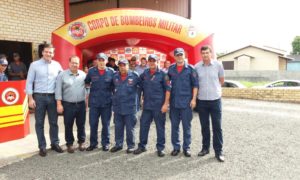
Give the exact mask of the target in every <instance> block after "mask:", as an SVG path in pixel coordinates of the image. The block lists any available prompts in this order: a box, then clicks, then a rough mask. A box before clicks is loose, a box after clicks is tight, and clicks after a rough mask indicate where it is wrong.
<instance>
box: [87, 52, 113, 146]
mask: <svg viewBox="0 0 300 180" xmlns="http://www.w3.org/2000/svg"><path fill="white" fill-rule="evenodd" d="M96 58H97V67H92V68H91V69H89V71H88V74H87V76H86V79H85V84H86V87H88V88H90V92H89V100H88V102H89V107H90V113H89V119H90V128H91V135H90V146H89V147H88V148H87V149H86V150H87V151H92V150H94V149H95V148H97V146H98V123H99V118H100V117H101V123H102V132H101V145H102V150H103V151H108V150H109V143H110V140H109V139H110V131H109V126H110V118H111V113H112V112H111V107H112V93H113V74H114V70H113V69H112V68H109V67H106V63H107V56H106V55H105V54H104V53H99V54H97V56H96Z"/></svg>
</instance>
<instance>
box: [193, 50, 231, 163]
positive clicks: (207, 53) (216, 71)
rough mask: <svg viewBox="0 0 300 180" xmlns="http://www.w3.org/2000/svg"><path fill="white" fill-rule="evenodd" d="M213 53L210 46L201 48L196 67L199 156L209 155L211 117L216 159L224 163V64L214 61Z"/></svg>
mask: <svg viewBox="0 0 300 180" xmlns="http://www.w3.org/2000/svg"><path fill="white" fill-rule="evenodd" d="M211 53H212V51H211V48H210V47H209V46H203V47H201V55H202V60H203V61H201V62H199V63H197V64H196V65H195V70H196V72H197V74H198V79H199V92H198V97H197V110H198V112H199V118H200V124H201V132H202V150H201V151H200V152H199V154H198V156H205V155H206V154H208V153H209V146H210V128H209V124H210V122H209V116H211V121H212V129H213V147H214V150H215V157H216V158H217V160H218V161H220V162H224V160H225V159H224V156H223V151H222V148H223V134H222V127H221V123H222V103H221V96H222V88H221V86H222V84H223V83H224V68H223V65H222V63H220V62H218V61H217V60H214V59H212V55H211Z"/></svg>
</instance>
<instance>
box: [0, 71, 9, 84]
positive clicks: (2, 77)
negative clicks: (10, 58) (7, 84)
mask: <svg viewBox="0 0 300 180" xmlns="http://www.w3.org/2000/svg"><path fill="white" fill-rule="evenodd" d="M3 81H8V79H7V76H6V75H5V73H0V82H3Z"/></svg>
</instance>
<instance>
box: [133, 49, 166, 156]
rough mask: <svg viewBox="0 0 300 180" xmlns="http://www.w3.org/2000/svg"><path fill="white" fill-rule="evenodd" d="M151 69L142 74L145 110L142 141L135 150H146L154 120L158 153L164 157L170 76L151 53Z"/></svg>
mask: <svg viewBox="0 0 300 180" xmlns="http://www.w3.org/2000/svg"><path fill="white" fill-rule="evenodd" d="M148 65H149V69H146V70H145V71H144V72H143V73H142V74H141V76H140V78H141V82H142V83H141V84H142V92H143V97H144V104H143V112H142V117H141V122H140V143H139V147H138V148H137V149H136V150H135V151H134V152H133V153H134V154H140V153H142V152H145V151H146V150H147V149H146V145H147V141H148V134H149V129H150V125H151V122H152V120H153V119H154V121H155V124H156V134H157V144H156V148H157V155H158V156H159V157H163V156H164V155H165V153H164V151H163V150H164V149H165V123H166V112H167V110H168V106H169V99H170V93H167V96H166V91H170V90H171V86H170V81H169V77H168V75H167V74H166V73H164V72H163V71H162V70H161V69H159V68H158V57H157V56H156V55H154V54H151V55H150V56H149V57H148Z"/></svg>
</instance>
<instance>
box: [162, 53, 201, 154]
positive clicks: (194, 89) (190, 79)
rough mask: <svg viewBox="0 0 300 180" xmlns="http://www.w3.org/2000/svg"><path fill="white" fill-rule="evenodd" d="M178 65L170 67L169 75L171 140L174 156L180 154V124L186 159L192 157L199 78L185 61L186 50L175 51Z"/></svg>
mask: <svg viewBox="0 0 300 180" xmlns="http://www.w3.org/2000/svg"><path fill="white" fill-rule="evenodd" d="M174 56H175V60H176V63H175V64H173V65H171V66H170V67H169V71H168V75H169V78H170V80H171V85H172V88H171V97H170V99H171V102H170V119H171V139H172V145H173V151H172V153H171V155H172V156H177V155H178V153H179V152H180V140H179V124H180V121H181V122H182V127H183V146H182V148H183V153H184V155H185V156H186V157H190V156H191V152H190V144H191V121H192V119H193V113H192V109H193V108H194V107H195V106H196V97H197V93H198V87H199V82H198V76H197V73H196V71H195V69H194V68H193V67H192V66H191V65H189V64H187V62H185V60H184V50H183V49H182V48H176V49H175V50H174Z"/></svg>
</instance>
